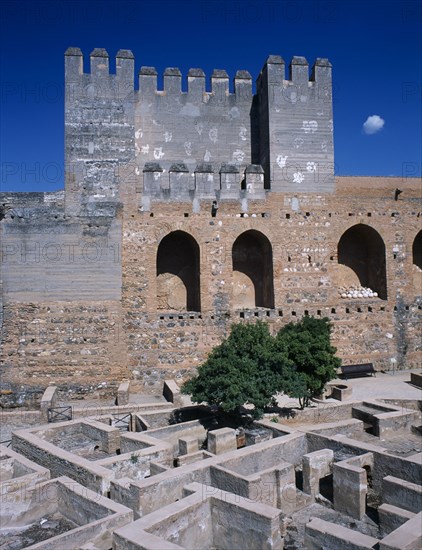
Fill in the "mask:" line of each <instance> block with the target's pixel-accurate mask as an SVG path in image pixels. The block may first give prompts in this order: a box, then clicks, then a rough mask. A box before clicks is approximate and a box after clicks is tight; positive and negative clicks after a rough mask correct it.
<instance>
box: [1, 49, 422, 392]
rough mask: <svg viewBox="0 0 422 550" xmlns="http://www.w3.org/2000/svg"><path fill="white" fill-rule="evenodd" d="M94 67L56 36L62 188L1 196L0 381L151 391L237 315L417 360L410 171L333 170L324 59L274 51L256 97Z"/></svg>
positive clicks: (356, 351) (125, 54)
mask: <svg viewBox="0 0 422 550" xmlns="http://www.w3.org/2000/svg"><path fill="white" fill-rule="evenodd" d="M90 63H91V69H90V72H89V73H83V57H82V52H81V51H80V50H79V49H78V48H69V49H68V50H67V52H66V56H65V67H66V102H65V153H66V157H65V158H66V160H65V162H66V181H65V192H64V193H63V192H56V193H22V194H17V193H3V194H0V207H1V208H0V237H1V258H0V260H1V261H0V289H1V300H0V310H1V311H0V328H1V331H2V332H1V339H0V343H1V354H2V358H4V360H3V363H2V367H1V368H2V371H1V383H2V386H1V388H0V389H1V390H2V391H4V392H6V393H8V392H10V391H16V390H17V389H18V390H19V391H26V390H28V391H35V390H37V388H38V389H39V390H40V393H41V390H42V388H43V387H45V386H47V385H49V384H55V385H59V386H60V389H61V390H64V391H69V392H70V391H71V394H73V395H75V394H76V395H81V394H85V393H89V392H98V391H101V392H104V393H107V391H109V392H110V393H111V392H112V391H114V388H115V387H116V386H117V385H118V384H119V382H121V381H122V380H123V379H129V378H134V379H137V380H139V381H140V382H141V383H143V384H144V385H145V386H146V387H149V388H152V389H154V388H156V387H157V388H158V387H160V386H161V383H162V380H163V379H166V378H176V379H180V380H181V379H184V378H186V377H187V376H189V375H190V374H192V373H193V372H194V370H195V368H196V367H197V366H198V365H200V364H201V362H202V361H203V360H204V359H205V357H206V355H207V353H208V352H209V351H210V350H211V349H212V348H213V346H215V345H216V344H218V343H219V342H220V341H221V339H222V338H223V337H225V336H226V335H227V334H228V332H229V330H230V325H231V324H232V323H235V322H238V321H244V322H249V321H255V320H256V319H264V320H266V321H268V322H269V323H270V325H271V328H272V330H274V331H276V330H278V329H279V328H280V327H281V326H282V325H283V324H285V323H287V322H289V321H295V320H298V319H300V317H301V316H303V315H314V316H316V317H328V318H329V319H330V320H331V321H332V323H333V327H334V328H333V344H334V345H335V346H337V348H338V354H339V355H340V357H341V358H342V359H343V361H344V362H345V363H360V362H365V363H366V362H373V363H374V364H375V367H376V368H377V369H391V368H399V369H403V368H409V367H416V366H420V365H421V337H420V334H421V326H420V318H421V308H422V265H421V259H420V253H419V254H418V253H417V252H416V253H415V250H416V249H417V248H418V246H419V245H418V246H414V244H415V243H420V241H421V233H420V227H421V226H420V217H421V208H420V204H421V193H420V180H419V179H404V178H402V179H399V178H384V177H379V178H374V177H371V178H365V177H337V178H334V157H333V138H332V130H333V124H332V98H331V65H330V63H329V62H328V60H326V59H317V61H316V62H315V64H314V66H313V68H312V69H311V71H310V72H309V67H308V64H307V61H306V60H305V59H304V58H301V57H294V58H293V60H292V62H291V64H290V70H289V74H288V75H286V74H285V63H284V61H283V59H282V58H281V57H280V56H269V57H268V59H267V61H266V63H265V64H264V67H263V69H262V71H261V73H260V75H259V77H258V80H257V88H256V93H255V95H253V94H252V82H251V76H250V75H249V73H248V72H247V71H244V70H242V71H238V72H237V73H236V76H235V79H234V88H233V91H230V89H229V83H228V75H227V74H226V73H225V71H222V70H216V71H214V73H213V75H212V76H211V90H210V91H207V90H206V85H205V78H206V77H205V75H204V73H203V72H202V71H201V70H200V69H191V70H190V71H189V73H188V75H187V81H188V82H187V91H186V92H183V91H182V87H181V78H182V76H181V74H180V71H179V70H178V69H175V68H170V69H166V70H165V72H164V89H163V90H158V89H157V73H156V71H155V69H153V68H151V67H142V68H141V70H140V73H139V91H138V90H135V88H134V66H135V65H134V63H135V62H134V58H133V55H132V53H131V52H130V51H128V50H120V51H119V52H118V54H117V57H116V74H110V72H109V57H108V54H107V52H106V51H105V50H103V49H95V50H94V51H93V52H92V53H91V56H90ZM286 77H287V78H286ZM397 187H399V188H400V189H401V190H402V194H400V195H399V196H398V200H395V198H396V197H395V190H396V188H397ZM414 249H415V250H414ZM358 287H359V288H358ZM360 287H365V288H368V287H370V290H369V291H368V290H365V289H363V290H362V288H360ZM349 291H350V292H352V291H354V292H355V297H354V298H351V297H347V293H348V292H349ZM362 292H363V293H366V294H367V295H366V297H365V296H364V295H363V294H362ZM374 292H375V293H376V294H374ZM359 293H360V295H359ZM368 293H369V294H368ZM342 294H343V297H342ZM188 304H189V307H188ZM264 306H265V307H264ZM37 391H38V390H37ZM69 395H70V393H69Z"/></svg>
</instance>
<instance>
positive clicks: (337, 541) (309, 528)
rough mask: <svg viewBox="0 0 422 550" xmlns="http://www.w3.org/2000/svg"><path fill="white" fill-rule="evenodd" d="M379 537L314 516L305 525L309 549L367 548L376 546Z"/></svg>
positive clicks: (353, 549)
mask: <svg viewBox="0 0 422 550" xmlns="http://www.w3.org/2000/svg"><path fill="white" fill-rule="evenodd" d="M378 542H379V541H378V539H376V538H374V537H369V536H368V535H364V534H362V533H359V532H357V531H354V530H352V529H347V527H343V526H341V525H336V524H334V523H331V522H329V521H324V520H322V519H319V518H313V519H312V520H311V521H310V522H309V523H307V524H306V526H305V544H306V548H307V550H321V548H327V549H330V550H334V549H338V548H344V549H346V548H347V550H366V549H368V550H369V549H371V550H373V548H375V545H377V544H378Z"/></svg>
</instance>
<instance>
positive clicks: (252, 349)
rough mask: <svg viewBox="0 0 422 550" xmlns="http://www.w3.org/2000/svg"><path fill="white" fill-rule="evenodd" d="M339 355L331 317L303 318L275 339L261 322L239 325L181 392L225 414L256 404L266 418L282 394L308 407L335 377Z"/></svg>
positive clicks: (255, 411)
mask: <svg viewBox="0 0 422 550" xmlns="http://www.w3.org/2000/svg"><path fill="white" fill-rule="evenodd" d="M335 351H336V350H335V348H333V347H332V346H331V345H330V323H329V320H328V319H314V318H311V317H304V318H303V319H302V320H301V321H300V322H299V323H296V324H295V323H290V324H288V325H286V326H285V327H283V328H282V329H281V330H280V331H279V332H278V334H277V335H276V336H272V335H271V333H270V331H269V328H268V324H266V323H263V322H261V321H258V322H257V323H253V324H252V323H251V324H244V323H238V324H234V325H232V327H231V332H230V335H229V336H228V338H226V339H225V340H223V342H222V343H221V344H220V345H218V346H216V347H215V348H214V349H213V350H212V351H211V353H210V354H209V356H208V358H207V360H206V361H205V362H204V363H203V364H202V365H201V366H200V367H199V368H198V373H197V375H196V376H194V377H193V378H191V379H190V380H188V381H187V382H185V383H184V384H183V386H182V392H183V393H186V394H190V395H191V397H192V399H193V400H194V401H196V402H202V401H205V402H207V403H208V404H209V405H217V406H218V407H219V408H221V409H222V410H223V411H225V412H226V413H235V412H238V411H239V410H240V408H241V407H242V406H243V405H245V404H252V405H254V409H253V410H252V411H251V414H252V415H253V416H254V417H260V416H262V414H263V412H264V409H265V407H266V406H268V405H271V404H273V396H274V395H275V394H276V393H278V392H284V393H285V394H287V395H290V396H291V397H297V398H299V399H300V402H301V406H305V405H307V404H309V399H310V398H311V397H313V396H314V395H316V394H318V393H321V391H322V388H323V387H324V385H325V383H326V382H327V381H328V380H331V379H332V378H334V377H335V376H336V367H337V366H339V365H340V360H339V359H338V358H336V357H335V355H334V354H335Z"/></svg>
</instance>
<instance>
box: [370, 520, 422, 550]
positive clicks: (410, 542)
mask: <svg viewBox="0 0 422 550" xmlns="http://www.w3.org/2000/svg"><path fill="white" fill-rule="evenodd" d="M421 547H422V512H419V514H417V515H415V516H414V517H413V518H412V519H409V520H408V521H407V522H406V523H404V524H403V525H401V526H400V527H398V528H397V529H396V530H395V531H393V532H392V533H390V534H389V535H387V536H386V537H384V538H383V539H382V541H381V542H380V546H379V550H413V549H416V548H421Z"/></svg>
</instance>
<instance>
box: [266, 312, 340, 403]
mask: <svg viewBox="0 0 422 550" xmlns="http://www.w3.org/2000/svg"><path fill="white" fill-rule="evenodd" d="M330 335H331V323H330V320H329V319H328V318H324V319H316V318H314V317H309V316H305V317H303V318H302V319H301V320H300V321H299V322H297V323H289V324H288V325H286V326H285V327H283V328H282V329H281V330H280V331H279V333H278V334H277V336H276V340H277V341H278V346H279V348H280V349H283V351H284V352H285V353H286V354H287V356H288V359H289V360H290V361H291V363H293V365H294V367H295V371H296V377H295V378H296V380H295V382H294V383H293V384H292V385H291V386H290V387H287V388H286V393H287V394H288V395H289V396H290V397H295V398H298V399H299V403H300V406H301V408H304V407H305V406H308V405H309V401H310V399H311V398H312V397H316V396H317V395H319V394H321V393H322V391H323V389H324V387H325V384H326V383H327V382H329V381H330V380H332V379H333V378H335V377H336V376H337V368H338V367H339V366H340V365H341V361H340V359H339V358H338V357H336V355H335V353H336V351H337V350H336V348H335V347H333V346H332V345H331V343H330Z"/></svg>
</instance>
